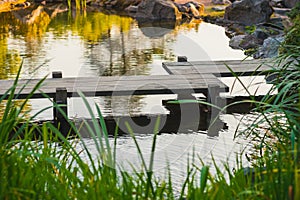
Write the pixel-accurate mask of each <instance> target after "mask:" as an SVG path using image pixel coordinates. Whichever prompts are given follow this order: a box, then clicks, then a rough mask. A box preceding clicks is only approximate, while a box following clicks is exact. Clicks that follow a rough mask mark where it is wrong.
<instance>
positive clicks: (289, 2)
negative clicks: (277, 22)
mask: <svg viewBox="0 0 300 200" xmlns="http://www.w3.org/2000/svg"><path fill="white" fill-rule="evenodd" d="M299 2H300V0H283V5H285V6H286V7H287V8H293V7H294V6H295V5H296V4H297V3H299Z"/></svg>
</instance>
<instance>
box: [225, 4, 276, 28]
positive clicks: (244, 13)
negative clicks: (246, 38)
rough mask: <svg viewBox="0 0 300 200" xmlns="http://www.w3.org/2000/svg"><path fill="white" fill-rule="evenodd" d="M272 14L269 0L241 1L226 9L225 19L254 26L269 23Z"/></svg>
mask: <svg viewBox="0 0 300 200" xmlns="http://www.w3.org/2000/svg"><path fill="white" fill-rule="evenodd" d="M272 13H273V9H272V7H271V6H270V5H269V0H241V1H235V2H234V3H232V4H231V5H229V6H228V7H226V9H225V15H224V19H226V20H230V21H236V22H239V23H242V24H244V25H253V24H258V23H262V22H266V21H268V20H269V19H270V16H271V15H272Z"/></svg>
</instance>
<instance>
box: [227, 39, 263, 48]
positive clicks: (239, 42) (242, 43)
mask: <svg viewBox="0 0 300 200" xmlns="http://www.w3.org/2000/svg"><path fill="white" fill-rule="evenodd" d="M262 42H263V40H261V39H258V38H256V37H254V36H253V35H237V36H234V37H232V38H231V39H230V41H229V46H230V47H231V48H233V49H243V50H245V49H252V48H257V47H258V46H259V45H261V44H262Z"/></svg>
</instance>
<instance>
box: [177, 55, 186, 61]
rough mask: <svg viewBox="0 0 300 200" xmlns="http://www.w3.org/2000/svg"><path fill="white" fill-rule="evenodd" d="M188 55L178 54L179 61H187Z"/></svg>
mask: <svg viewBox="0 0 300 200" xmlns="http://www.w3.org/2000/svg"><path fill="white" fill-rule="evenodd" d="M187 60H188V59H187V57H186V56H178V57H177V62H187Z"/></svg>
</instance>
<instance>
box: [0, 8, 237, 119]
mask: <svg viewBox="0 0 300 200" xmlns="http://www.w3.org/2000/svg"><path fill="white" fill-rule="evenodd" d="M0 19H1V20H0V33H1V40H0V43H1V46H0V52H1V54H0V78H1V79H10V78H13V77H14V75H15V74H16V72H17V71H18V69H19V65H20V62H21V58H24V64H23V68H22V73H21V78H32V77H34V78H41V77H44V76H46V75H48V74H50V73H51V72H52V71H62V72H63V76H64V77H70V76H72V77H74V76H75V77H76V76H115V75H117V76H122V75H149V74H162V73H165V72H164V71H163V70H162V68H161V63H162V62H164V61H174V60H175V58H176V56H177V55H180V54H181V55H186V56H188V57H189V58H191V59H195V58H200V57H201V60H203V59H202V57H203V58H205V59H210V58H214V57H213V56H214V53H212V54H211V55H207V54H205V51H206V49H205V48H204V47H202V46H201V45H202V41H203V40H206V39H205V38H209V37H210V32H205V31H204V32H203V31H202V32H203V33H202V32H201V30H202V29H203V30H210V31H214V30H217V31H214V32H218V33H219V34H220V35H219V36H216V37H217V38H219V39H220V38H223V41H220V40H218V43H217V44H215V43H213V42H211V43H210V46H213V47H212V48H213V49H224V51H223V55H224V56H226V58H227V59H232V58H233V57H238V58H241V57H242V55H243V53H242V52H241V51H232V50H231V49H230V48H229V47H228V38H227V37H226V36H225V33H224V30H223V29H220V28H219V27H218V28H216V26H212V25H209V26H208V25H207V24H205V23H204V24H203V23H201V22H200V21H192V22H191V23H189V24H176V23H173V24H169V23H160V24H157V23H156V24H153V23H152V24H149V23H146V24H145V23H141V22H136V21H135V20H133V19H132V18H130V17H125V16H117V15H108V14H105V13H101V12H77V13H76V12H74V11H72V12H67V9H66V7H65V6H64V5H63V4H56V5H47V6H41V5H40V6H31V7H29V8H28V9H25V10H19V11H13V12H9V13H0ZM202 26H203V27H202ZM205 27H211V28H210V29H205ZM214 28H215V29H214ZM200 32H201V35H199V34H198V33H200ZM194 37H199V38H202V39H203V40H201V42H198V40H194ZM191 43H193V45H191ZM182 52H183V53H182ZM189 52H192V53H193V55H194V54H195V55H196V56H190V55H189ZM203 52H204V53H203ZM203 55H204V56H203ZM194 57H195V58H194ZM155 98H156V97H155ZM118 101H119V102H121V103H120V106H119V107H120V108H119V110H122V108H121V106H122V105H123V103H122V102H129V103H130V104H132V105H134V106H132V111H130V112H129V113H128V114H134V113H139V112H141V111H143V110H145V109H144V108H143V107H145V106H143V105H146V107H149V105H151V102H152V103H153V101H154V98H153V97H137V96H134V97H133V98H131V99H130V101H128V100H126V99H124V100H123V99H121V98H120V99H119V100H118ZM39 102H40V101H36V103H35V104H39ZM96 102H99V103H103V102H106V103H103V105H104V108H103V106H102V105H101V107H102V109H104V110H105V109H106V111H108V112H109V110H110V109H111V103H110V102H111V100H110V99H109V98H107V99H103V98H96ZM40 104H43V105H44V102H43V103H40ZM155 106H156V105H154V107H155ZM34 107H37V108H39V107H40V105H38V106H34ZM74 108H77V106H76V105H74ZM71 109H72V108H71ZM148 110H152V109H151V108H150V109H148ZM108 112H107V113H108ZM74 115H76V111H75V112H74ZM51 116H52V115H51V113H50V114H48V118H49V117H51Z"/></svg>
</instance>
